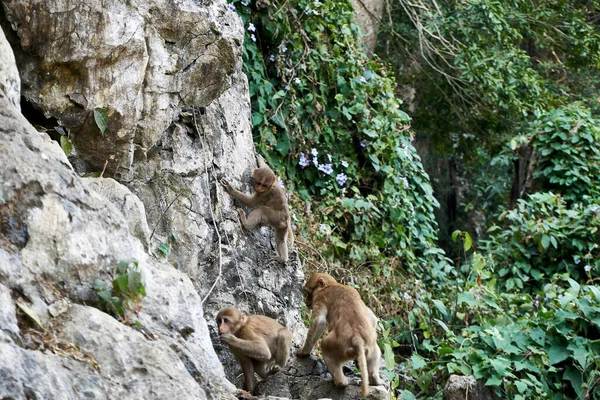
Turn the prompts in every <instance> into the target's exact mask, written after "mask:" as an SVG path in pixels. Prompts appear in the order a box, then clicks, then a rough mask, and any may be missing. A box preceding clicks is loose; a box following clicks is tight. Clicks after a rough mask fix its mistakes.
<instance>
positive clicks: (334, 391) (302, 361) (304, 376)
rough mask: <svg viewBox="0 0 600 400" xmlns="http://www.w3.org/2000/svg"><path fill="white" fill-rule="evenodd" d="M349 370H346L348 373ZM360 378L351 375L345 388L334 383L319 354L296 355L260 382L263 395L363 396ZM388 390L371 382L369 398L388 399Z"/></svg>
mask: <svg viewBox="0 0 600 400" xmlns="http://www.w3.org/2000/svg"><path fill="white" fill-rule="evenodd" d="M348 372H349V371H345V374H346V375H349V374H348ZM360 390H361V387H360V380H358V378H356V379H350V384H349V385H348V386H346V387H344V388H340V387H337V386H335V385H334V384H333V381H332V379H331V375H330V374H329V373H328V372H327V367H326V366H325V363H324V362H323V361H322V360H320V359H317V358H315V357H314V356H311V357H308V358H294V359H292V360H291V361H290V363H289V364H288V365H287V366H286V367H285V368H283V369H282V370H281V371H280V372H278V373H276V374H275V375H273V376H270V377H269V379H268V380H266V381H265V382H261V383H260V384H259V385H258V391H259V393H260V395H261V396H264V397H266V398H269V396H276V397H284V398H290V399H306V400H309V399H311V400H313V399H330V400H352V399H362V398H363V397H362V394H361V392H360ZM389 398H390V396H389V394H388V392H387V391H386V390H385V388H384V387H383V386H370V387H369V394H368V396H367V397H366V399H367V400H388V399H389Z"/></svg>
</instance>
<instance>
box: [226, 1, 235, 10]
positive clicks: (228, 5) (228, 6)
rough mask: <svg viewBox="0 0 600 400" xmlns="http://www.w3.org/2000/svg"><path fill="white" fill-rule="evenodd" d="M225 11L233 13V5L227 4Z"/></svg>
mask: <svg viewBox="0 0 600 400" xmlns="http://www.w3.org/2000/svg"><path fill="white" fill-rule="evenodd" d="M227 9H228V10H229V11H235V6H234V5H233V3H229V4H227Z"/></svg>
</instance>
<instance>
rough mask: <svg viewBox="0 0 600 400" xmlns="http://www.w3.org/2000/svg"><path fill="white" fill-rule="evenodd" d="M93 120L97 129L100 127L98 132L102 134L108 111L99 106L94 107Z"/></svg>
mask: <svg viewBox="0 0 600 400" xmlns="http://www.w3.org/2000/svg"><path fill="white" fill-rule="evenodd" d="M94 121H95V122H96V125H97V126H98V129H100V134H101V135H102V136H104V131H105V130H106V127H107V126H108V111H107V110H106V109H105V108H101V107H96V108H94Z"/></svg>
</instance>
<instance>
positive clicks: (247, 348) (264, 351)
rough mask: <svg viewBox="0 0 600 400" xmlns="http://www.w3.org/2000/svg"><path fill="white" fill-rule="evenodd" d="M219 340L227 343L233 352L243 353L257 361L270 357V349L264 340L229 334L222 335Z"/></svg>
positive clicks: (266, 359)
mask: <svg viewBox="0 0 600 400" xmlns="http://www.w3.org/2000/svg"><path fill="white" fill-rule="evenodd" d="M221 340H223V341H224V342H225V343H227V345H228V346H229V347H230V348H231V351H232V352H233V353H236V352H239V353H243V354H245V355H246V356H247V357H249V358H252V359H254V360H258V361H268V360H270V359H271V350H269V346H267V344H266V343H265V342H264V341H261V340H246V339H240V338H238V337H237V336H234V335H231V334H228V335H222V336H221Z"/></svg>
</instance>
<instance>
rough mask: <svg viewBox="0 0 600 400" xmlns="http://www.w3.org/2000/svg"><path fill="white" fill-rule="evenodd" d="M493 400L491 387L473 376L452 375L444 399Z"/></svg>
mask: <svg viewBox="0 0 600 400" xmlns="http://www.w3.org/2000/svg"><path fill="white" fill-rule="evenodd" d="M465 399H467V400H493V399H494V397H492V394H491V393H490V391H489V389H488V388H487V387H486V386H485V385H484V384H483V382H478V381H477V380H476V379H475V378H474V377H472V376H460V375H450V378H448V382H446V386H445V387H444V400H465Z"/></svg>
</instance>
